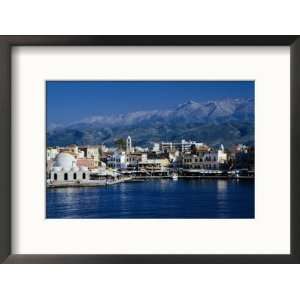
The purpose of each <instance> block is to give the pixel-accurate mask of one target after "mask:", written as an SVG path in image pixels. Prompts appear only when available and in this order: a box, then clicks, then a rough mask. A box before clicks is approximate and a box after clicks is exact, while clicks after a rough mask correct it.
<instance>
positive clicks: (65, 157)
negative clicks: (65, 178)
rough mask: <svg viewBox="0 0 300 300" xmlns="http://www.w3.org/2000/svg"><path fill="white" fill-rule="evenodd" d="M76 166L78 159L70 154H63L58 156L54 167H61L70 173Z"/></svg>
mask: <svg viewBox="0 0 300 300" xmlns="http://www.w3.org/2000/svg"><path fill="white" fill-rule="evenodd" d="M73 166H76V159H75V157H74V156H73V155H71V154H69V153H64V152H61V153H59V154H57V155H56V157H55V161H54V165H53V167H61V168H62V169H63V170H64V171H69V170H71V168H72V167H73Z"/></svg>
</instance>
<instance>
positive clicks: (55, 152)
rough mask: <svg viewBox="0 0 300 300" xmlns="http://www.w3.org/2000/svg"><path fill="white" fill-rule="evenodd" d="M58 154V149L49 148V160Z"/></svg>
mask: <svg viewBox="0 0 300 300" xmlns="http://www.w3.org/2000/svg"><path fill="white" fill-rule="evenodd" d="M58 153H59V151H58V149H57V148H47V160H51V159H54V158H55V157H56V155H57V154H58Z"/></svg>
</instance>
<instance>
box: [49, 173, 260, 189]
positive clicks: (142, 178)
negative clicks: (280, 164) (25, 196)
mask: <svg viewBox="0 0 300 300" xmlns="http://www.w3.org/2000/svg"><path fill="white" fill-rule="evenodd" d="M157 179H168V180H172V178H171V177H170V176H139V177H134V178H127V179H121V180H116V181H111V182H106V181H101V182H80V183H77V182H70V183H62V184H51V185H48V184H47V186H46V188H47V189H53V188H68V187H77V188H80V187H100V186H102V187H106V186H110V185H115V184H119V183H131V182H145V181H148V180H151V181H152V180H157ZM182 179H184V180H189V179H199V180H202V179H204V180H207V179H208V180H217V179H223V180H240V179H241V180H254V179H255V177H254V176H240V177H229V176H180V175H179V176H178V180H182ZM172 181H175V182H176V181H177V180H172Z"/></svg>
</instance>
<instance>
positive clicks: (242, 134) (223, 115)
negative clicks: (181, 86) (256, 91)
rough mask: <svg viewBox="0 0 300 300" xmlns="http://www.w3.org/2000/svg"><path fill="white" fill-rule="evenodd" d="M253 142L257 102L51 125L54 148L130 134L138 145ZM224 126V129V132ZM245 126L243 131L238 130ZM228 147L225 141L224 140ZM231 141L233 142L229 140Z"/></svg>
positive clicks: (185, 106)
mask: <svg viewBox="0 0 300 300" xmlns="http://www.w3.org/2000/svg"><path fill="white" fill-rule="evenodd" d="M226 126H227V127H228V126H229V128H228V130H227V131H228V132H231V134H229V136H228V137H227V138H230V136H231V138H230V139H231V140H232V139H233V140H241V142H250V143H251V142H252V141H253V134H254V101H253V100H252V99H225V100H218V101H208V102H197V101H191V100H190V101H187V102H185V103H183V104H180V105H178V106H177V107H175V108H174V109H171V110H151V111H136V112H130V113H126V114H118V115H110V116H91V117H87V118H85V119H83V120H79V121H77V122H73V123H72V124H69V125H67V126H63V127H61V126H59V127H57V126H54V128H51V127H50V126H48V136H47V137H48V143H49V144H51V145H55V144H57V145H60V144H69V143H76V144H82V143H87V142H89V144H91V143H93V144H99V143H108V144H111V143H113V141H114V140H115V139H116V138H118V137H124V136H127V135H131V136H132V138H133V140H134V139H135V140H136V142H137V143H142V144H145V143H149V142H151V141H157V140H167V139H172V140H174V139H178V140H180V139H182V138H185V139H189V138H193V139H195V138H197V139H198V140H202V141H205V140H207V142H214V141H216V140H218V141H219V140H222V135H224V137H223V138H224V139H225V138H226V135H227V132H225V129H226ZM222 127H223V130H222ZM239 127H243V128H242V129H238V128H239ZM249 132H251V133H249ZM223 142H224V143H225V144H226V141H223ZM229 142H230V141H229Z"/></svg>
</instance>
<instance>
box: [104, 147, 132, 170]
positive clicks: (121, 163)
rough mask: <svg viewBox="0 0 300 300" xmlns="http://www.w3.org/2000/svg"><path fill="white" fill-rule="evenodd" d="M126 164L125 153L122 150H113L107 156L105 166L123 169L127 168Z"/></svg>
mask: <svg viewBox="0 0 300 300" xmlns="http://www.w3.org/2000/svg"><path fill="white" fill-rule="evenodd" d="M127 165H128V163H127V159H126V153H125V152H123V151H121V152H115V153H113V155H111V156H110V157H108V158H107V166H108V167H109V168H112V169H119V170H124V169H127Z"/></svg>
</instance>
